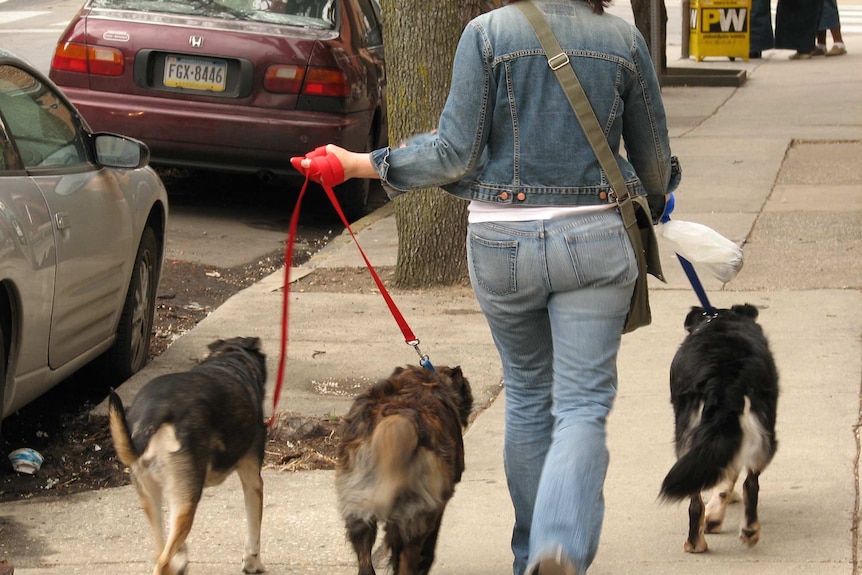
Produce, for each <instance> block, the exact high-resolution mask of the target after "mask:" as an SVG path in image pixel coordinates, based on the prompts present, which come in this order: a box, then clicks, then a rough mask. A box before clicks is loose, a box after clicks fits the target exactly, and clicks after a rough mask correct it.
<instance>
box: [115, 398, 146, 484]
mask: <svg viewBox="0 0 862 575" xmlns="http://www.w3.org/2000/svg"><path fill="white" fill-rule="evenodd" d="M108 419H109V423H110V428H111V439H113V441H114V449H115V450H116V452H117V457H119V458H120V461H122V462H123V465H126V466H128V467H131V465H132V464H133V463H135V462H136V461H137V460H138V458H140V456H141V454H140V453H138V451H137V450H136V449H135V446H134V445H133V444H132V434H131V433H130V432H129V424H128V423H127V422H126V410H125V409H123V402H122V401H121V400H120V396H119V395H117V394H116V393H115V392H114V391H111V392H110V394H109V395H108Z"/></svg>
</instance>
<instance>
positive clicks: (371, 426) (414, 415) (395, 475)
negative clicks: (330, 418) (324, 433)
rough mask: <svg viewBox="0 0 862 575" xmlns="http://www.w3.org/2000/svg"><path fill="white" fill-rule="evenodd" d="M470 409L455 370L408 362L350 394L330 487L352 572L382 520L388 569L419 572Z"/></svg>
mask: <svg viewBox="0 0 862 575" xmlns="http://www.w3.org/2000/svg"><path fill="white" fill-rule="evenodd" d="M472 409H473V394H472V392H471V390H470V383H469V382H468V381H467V380H466V379H465V378H464V376H463V375H462V373H461V368H460V367H456V368H448V367H437V369H436V371H429V370H427V369H424V368H421V367H416V366H409V367H406V368H397V369H396V370H395V371H394V372H393V373H392V375H391V376H390V377H389V378H388V379H385V380H382V381H380V382H378V383H377V384H375V385H374V386H372V387H371V388H370V389H368V390H366V391H365V392H364V393H363V394H362V395H360V396H359V397H358V398H356V401H355V402H354V403H353V406H352V407H351V409H350V411H349V412H348V414H347V416H346V417H345V418H344V421H343V422H342V426H341V443H340V445H339V454H338V455H339V457H338V466H337V468H336V473H335V485H336V490H337V494H338V505H339V509H340V511H341V515H342V517H343V518H344V522H345V525H346V527H347V537H348V539H349V540H350V543H351V544H352V545H353V549H354V551H355V552H356V557H357V559H358V561H359V575H374V567H373V565H372V563H371V552H372V547H373V546H374V542H375V540H376V538H377V524H378V523H383V524H384V527H385V530H386V536H385V541H386V545H387V546H388V547H389V550H390V552H391V559H390V562H391V566H392V573H393V574H394V575H419V574H426V573H428V571H429V570H430V569H431V564H432V563H433V562H434V549H435V547H436V545H437V534H438V532H439V530H440V522H441V520H442V519H443V510H444V509H445V507H446V504H447V503H448V502H449V499H451V497H452V494H453V493H454V492H455V484H457V483H458V482H459V481H460V480H461V474H462V473H463V472H464V442H463V437H462V431H463V428H464V427H466V425H467V421H468V417H469V415H470V411H471V410H472Z"/></svg>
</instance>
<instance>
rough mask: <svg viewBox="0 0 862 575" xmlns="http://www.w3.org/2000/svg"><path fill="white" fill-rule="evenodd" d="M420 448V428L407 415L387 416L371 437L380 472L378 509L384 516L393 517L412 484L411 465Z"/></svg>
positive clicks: (376, 495) (376, 500) (376, 491)
mask: <svg viewBox="0 0 862 575" xmlns="http://www.w3.org/2000/svg"><path fill="white" fill-rule="evenodd" d="M418 446H419V434H418V433H417V431H416V426H415V425H414V424H413V422H412V421H411V420H410V419H409V418H408V417H406V416H404V415H399V414H396V415H389V416H386V417H384V418H383V419H382V420H381V421H380V423H379V424H377V428H376V429H375V430H374V433H373V434H372V436H371V452H372V453H373V454H374V458H375V459H376V461H377V473H378V483H377V489H376V490H375V495H374V499H375V506H376V507H377V508H378V510H379V512H380V513H381V515H382V516H383V517H386V516H388V515H389V512H390V511H391V510H392V507H393V506H394V505H395V500H396V499H397V498H398V495H399V493H400V492H401V491H402V490H403V488H404V487H405V486H406V485H408V484H409V483H410V463H411V460H412V459H413V456H414V453H415V451H416V448H417V447H418Z"/></svg>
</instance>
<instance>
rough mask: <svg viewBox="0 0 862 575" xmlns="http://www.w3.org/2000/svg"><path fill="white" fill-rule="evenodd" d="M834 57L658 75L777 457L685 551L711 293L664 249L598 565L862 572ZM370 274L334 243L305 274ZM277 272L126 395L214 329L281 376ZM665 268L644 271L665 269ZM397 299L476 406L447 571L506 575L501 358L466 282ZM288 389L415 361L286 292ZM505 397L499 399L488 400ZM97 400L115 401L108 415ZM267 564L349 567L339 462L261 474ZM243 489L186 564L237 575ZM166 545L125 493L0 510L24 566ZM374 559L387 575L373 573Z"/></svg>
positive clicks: (845, 109)
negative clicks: (762, 388)
mask: <svg viewBox="0 0 862 575" xmlns="http://www.w3.org/2000/svg"><path fill="white" fill-rule="evenodd" d="M859 38H860V37H859V36H858V35H856V36H848V37H845V40H846V41H847V44H848V50H849V53H848V55H846V56H842V57H837V58H824V57H821V58H816V59H813V60H808V61H790V60H788V59H787V56H788V54H789V52H788V51H768V52H765V53H764V58H763V59H761V60H751V61H747V62H744V61H734V62H730V61H728V60H727V59H723V60H722V59H711V60H710V59H708V60H707V61H704V62H700V63H696V62H694V61H671V62H670V65H671V66H672V67H694V68H698V69H699V70H707V69H737V70H745V71H747V73H748V79H747V81H746V82H745V83H744V84H743V85H742V86H741V87H665V88H664V90H663V96H664V100H665V106H666V108H667V111H668V117H669V129H670V134H671V140H672V147H673V151H674V153H675V154H676V155H678V156H679V158H680V160H681V163H682V166H683V180H682V184H681V187H680V189H679V190H678V191H677V194H676V199H677V207H676V211H675V212H674V219H677V220H687V221H694V222H699V223H702V224H705V225H707V226H710V227H712V228H713V229H715V230H716V231H718V232H719V233H721V234H723V235H724V236H726V237H728V238H730V239H732V240H734V241H736V242H738V243H739V244H741V245H743V246H744V252H745V265H744V268H743V269H742V271H741V273H740V274H739V275H738V276H737V277H736V278H735V279H734V280H733V281H731V282H730V283H728V284H725V285H722V284H721V283H719V282H718V281H716V280H712V279H711V278H708V277H707V276H706V275H705V274H703V273H702V274H701V279H703V280H704V283H705V286H706V288H707V290H708V294H709V297H710V300H711V301H712V303H713V304H714V305H716V306H718V307H726V306H729V305H731V304H734V303H743V302H750V303H752V304H755V305H756V306H758V307H759V308H760V323H761V324H762V325H763V327H764V329H765V331H766V334H767V336H768V337H769V339H770V343H771V346H772V350H773V352H774V355H775V358H776V362H777V365H778V368H779V372H780V378H781V380H780V383H781V398H780V401H779V409H778V425H777V434H778V440H779V449H778V453H777V455H776V457H775V459H774V461H773V462H772V464H771V466H770V467H769V468H768V469H767V470H766V471H765V472H764V474H763V475H762V476H761V491H760V521H761V525H762V536H761V540H760V542H759V543H758V544H757V545H756V546H755V547H753V548H747V547H745V546H743V545H742V544H741V543H740V542H739V540H738V538H737V529H738V528H737V525H738V523H739V521H740V519H741V511H742V510H741V505H739V504H737V505H733V506H731V508H730V510H729V512H728V517H727V520H726V525H725V531H724V533H721V534H715V535H709V536H708V537H707V541H708V543H709V546H710V551H709V552H708V553H705V554H701V555H692V554H686V553H684V552H683V540H684V539H685V534H686V529H687V505H686V504H682V503H680V504H662V503H660V502H659V501H658V500H657V495H658V490H659V485H660V483H661V480H662V478H663V477H664V475H665V473H666V472H667V470H668V469H669V468H670V466H671V465H672V463H673V462H674V451H673V413H672V410H671V406H670V403H669V391H668V368H669V365H670V361H671V358H672V357H673V354H674V352H675V350H676V348H677V346H678V345H679V343H680V342H681V341H682V339H683V337H684V330H683V326H682V323H683V319H684V317H685V314H686V312H687V311H688V309H689V307H690V306H692V305H697V303H698V300H697V297H696V296H695V294H694V292H693V291H692V289H691V287H690V285H689V283H688V281H687V279H686V277H685V276H684V274H683V273H682V271H681V269H680V267H679V265H678V263H677V262H676V259H675V257H674V255H673V253H671V252H670V251H669V250H667V249H665V250H664V253H663V255H662V257H663V259H664V267H665V271H666V274H667V276H668V280H669V281H668V283H667V284H660V283H658V282H655V283H652V284H651V286H650V287H651V301H652V309H653V324H652V325H650V326H648V327H646V328H642V329H640V330H638V331H636V332H634V333H632V334H629V335H626V336H624V338H623V345H622V349H621V352H620V356H619V381H620V384H619V396H618V400H617V403H616V405H615V408H614V411H613V413H612V415H611V418H610V423H609V448H610V453H611V466H610V471H609V475H608V478H607V482H606V486H605V496H606V505H607V511H606V516H605V523H604V529H603V533H602V539H601V545H600V548H599V553H598V557H597V559H596V562H595V563H594V565H593V567H592V568H591V570H590V574H591V575H610V574H614V575H621V574H637V575H659V574H661V575H669V574H670V575H673V574H685V575H705V574H722V575H723V574H726V573H734V574H735V575H754V574H756V575H778V574H781V575H791V574H816V575H833V574H841V575H853V574H856V573H857V572H858V571H857V561H858V559H857V556H858V533H857V520H858V512H859V484H858V464H859V432H858V424H859V414H860V399H859V397H860V396H859V394H860V384H862V345H860V335H862V292H860V290H862V172H860V170H859V165H860V161H862V105H860V99H859V94H860V93H862V41H860V40H859ZM356 229H357V230H358V238H359V242H360V244H361V245H362V247H363V249H364V250H365V251H366V253H367V254H368V257H369V259H370V261H371V262H372V264H373V265H374V266H376V267H384V266H391V265H395V258H396V254H397V233H396V223H395V217H394V213H393V209H392V206H391V205H387V206H384V207H383V208H381V209H379V210H377V211H376V212H375V213H374V214H372V215H370V216H368V217H367V218H365V219H363V220H361V221H360V222H358V223H357V225H356ZM317 267H334V268H339V267H349V268H357V267H364V264H363V262H362V260H361V259H360V257H359V255H358V250H357V249H356V247H355V246H354V245H353V244H352V242H351V240H350V238H349V236H345V235H343V236H340V237H338V238H336V239H335V240H334V241H333V242H332V243H331V244H330V245H328V246H327V247H326V248H325V249H323V250H322V251H321V252H320V253H319V254H317V255H316V256H315V257H313V258H312V259H311V261H309V262H308V263H307V264H306V265H305V266H303V267H302V268H298V269H295V270H293V277H294V278H296V277H298V276H299V275H303V274H307V273H313V270H314V268H317ZM283 279H284V273H283V272H278V273H275V274H273V275H272V276H270V277H269V278H266V279H264V280H263V281H261V282H259V283H257V284H255V285H254V286H251V287H249V288H247V289H245V290H244V291H242V292H240V293H239V294H237V295H236V296H234V297H233V298H231V299H230V300H229V301H227V302H226V303H225V304H224V305H223V306H221V307H220V308H219V309H217V310H216V311H215V312H213V313H212V314H211V315H210V316H208V317H207V318H206V319H205V320H204V321H202V322H201V323H200V324H199V325H198V326H197V327H196V328H195V329H194V330H193V331H191V332H190V333H188V334H186V335H184V336H182V337H181V338H179V339H178V340H177V341H176V342H174V343H173V345H171V347H170V348H169V349H168V350H167V351H166V352H165V353H163V354H162V355H161V356H159V357H158V358H156V360H154V361H153V362H152V364H151V365H149V366H148V367H147V368H145V369H144V370H143V371H142V372H141V373H139V374H138V375H137V376H135V377H134V378H132V379H131V380H129V382H127V383H126V384H125V385H123V386H122V387H121V388H120V390H119V391H120V393H121V395H122V396H123V398H124V400H125V401H126V402H128V401H130V400H131V398H132V397H133V396H134V394H135V391H136V390H137V389H139V387H140V386H141V385H142V384H143V383H144V382H146V381H148V380H149V379H151V378H152V377H153V376H155V375H158V374H161V373H165V372H170V371H180V370H185V369H188V368H189V367H190V366H191V365H193V364H194V362H195V361H196V360H197V359H199V358H200V357H202V356H203V355H204V353H205V351H206V345H207V344H208V343H209V342H210V341H212V340H213V339H216V338H226V337H231V336H258V337H260V338H262V340H263V342H264V347H265V351H266V352H267V354H268V363H269V371H270V378H269V379H270V394H271V388H272V384H273V382H274V380H275V375H276V373H277V365H278V360H279V345H280V344H279V342H280V323H279V320H280V317H281V301H282V286H283V283H284V282H283ZM651 281H652V280H651ZM395 301H396V303H397V305H398V307H399V309H400V310H401V312H402V313H403V315H404V317H405V319H406V320H407V322H408V323H409V324H410V326H411V328H412V329H413V331H414V332H415V333H416V335H417V336H418V337H419V338H420V340H421V342H422V343H421V347H422V350H423V351H424V352H426V353H428V354H429V355H430V358H431V360H432V362H434V363H435V364H438V365H444V364H448V365H461V366H462V367H463V370H464V373H465V375H466V376H467V377H468V378H469V379H470V381H471V383H472V385H473V388H474V392H475V394H476V396H477V404H478V405H479V407H480V408H481V413H480V414H479V415H478V417H477V418H476V419H475V421H474V422H473V424H472V426H471V427H470V428H469V430H468V431H467V433H466V438H465V444H466V449H467V461H466V466H467V469H466V472H465V474H464V477H463V481H462V482H461V483H460V484H459V486H458V488H457V491H456V493H455V496H454V498H453V499H452V502H451V504H450V506H449V508H448V510H447V512H446V516H445V518H444V521H443V527H442V531H441V536H440V541H439V545H438V553H437V562H436V564H435V566H434V568H433V569H432V572H433V573H436V574H437V575H447V574H453V575H454V574H456V573H457V574H458V575H488V574H492V573H496V574H500V575H503V574H508V573H511V561H512V557H511V553H510V550H509V538H510V533H511V527H512V509H511V505H510V503H509V499H508V494H507V490H506V481H505V478H504V474H503V468H502V440H503V409H504V402H505V393H502V392H501V393H498V392H499V390H500V383H501V371H500V366H499V358H498V357H497V353H496V350H495V349H494V346H493V344H492V342H491V338H490V334H489V332H488V329H487V326H486V325H485V321H484V319H483V317H482V315H481V314H480V312H479V310H478V307H477V305H476V302H475V301H474V299H473V297H472V294H471V293H470V292H469V290H464V289H455V288H453V289H450V290H428V291H423V292H415V293H406V294H401V293H399V294H398V295H397V296H395ZM289 333H290V338H289V343H288V354H287V360H286V366H287V369H286V381H285V384H284V385H285V388H284V390H283V392H282V396H281V401H280V403H279V406H278V409H279V410H288V411H297V412H301V413H304V414H308V415H324V414H332V415H341V414H343V413H344V412H345V411H346V410H347V408H348V406H349V404H350V401H351V398H352V396H353V395H354V394H355V393H356V391H357V389H359V388H361V387H363V386H364V385H366V384H368V383H370V382H373V381H376V380H378V379H380V378H382V377H385V376H387V375H388V374H389V373H390V372H391V370H392V369H393V367H395V366H397V365H404V364H411V363H417V360H418V357H417V355H416V354H415V352H414V351H413V350H412V349H411V348H410V347H409V346H407V345H406V344H405V343H404V340H403V338H402V335H401V332H400V330H399V329H398V327H397V325H396V323H395V321H394V320H393V318H392V316H391V315H390V313H389V311H388V308H387V307H386V305H385V303H384V301H383V298H382V297H381V296H380V295H379V294H378V293H376V292H365V293H315V292H311V291H299V290H292V291H291V292H290V332H289ZM495 397H496V399H494V398H495ZM98 409H100V410H104V406H100V407H99V408H98ZM264 481H265V509H264V522H263V541H262V558H263V561H264V563H265V565H266V566H267V567H268V572H269V573H273V574H285V575H287V574H305V575H317V574H324V573H326V574H331V575H346V574H352V573H355V572H356V562H355V558H354V557H353V555H352V552H351V550H350V548H349V546H348V544H347V543H346V540H345V536H344V531H343V527H342V525H341V522H340V519H339V516H338V512H337V509H336V504H335V491H334V486H333V472H330V471H305V472H285V471H280V470H275V469H267V470H265V471H264ZM242 509H243V504H242V496H241V493H240V489H239V482H238V480H237V479H236V478H235V477H233V478H230V479H229V480H228V481H227V482H226V483H225V484H223V485H222V486H219V487H215V488H211V489H208V490H207V491H206V492H205V495H204V497H203V501H202V503H201V506H200V508H199V510H198V514H197V518H196V522H195V525H194V528H193V529H192V532H191V535H190V538H189V541H188V543H189V553H190V560H191V564H190V572H191V573H193V574H194V573H206V574H210V575H221V574H236V573H239V572H240V562H241V557H242V540H243V534H244V517H243V511H242ZM152 547H153V546H152V539H151V535H150V532H149V528H148V526H147V523H146V520H145V519H144V514H143V513H142V511H141V510H140V509H139V506H138V502H137V498H136V495H135V493H134V490H133V488H132V487H130V486H129V487H120V488H113V489H105V490H101V491H95V492H89V493H84V494H79V495H73V496H68V497H60V498H52V497H40V498H36V499H32V500H26V501H19V502H13V503H4V504H0V560H2V559H7V560H8V561H9V562H10V563H12V564H13V565H14V566H15V573H16V574H17V575H36V574H44V575H54V574H61V573H62V574H64V575H65V574H68V573H87V574H89V575H102V574H104V575H123V574H127V573H128V574H131V573H148V572H151V570H152V567H153V549H152ZM381 572H383V571H382V570H381Z"/></svg>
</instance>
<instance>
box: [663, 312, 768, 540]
mask: <svg viewBox="0 0 862 575" xmlns="http://www.w3.org/2000/svg"><path fill="white" fill-rule="evenodd" d="M757 315H758V312H757V308H755V307H754V306H752V305H750V304H744V305H735V306H733V307H731V308H730V309H720V310H717V315H713V316H708V315H707V314H706V313H705V312H704V310H703V308H700V307H694V308H692V309H691V311H690V312H689V313H688V315H687V316H686V318H685V329H686V330H687V331H688V335H687V336H686V338H685V340H684V341H683V342H682V344H681V345H680V347H679V350H677V352H676V355H675V356H674V359H673V362H672V363H671V368H670V396H671V403H672V404H673V410H674V417H675V435H676V437H675V440H676V454H677V458H678V460H677V462H676V464H674V466H673V467H672V468H671V470H670V471H669V472H668V474H667V476H666V477H665V478H664V481H663V483H662V486H661V495H660V496H661V497H662V498H663V499H665V500H682V499H685V498H686V497H688V498H690V499H691V503H690V505H689V530H688V539H686V542H685V546H684V549H685V551H687V552H690V553H702V552H704V551H707V550H708V546H707V544H706V539H705V538H704V532H709V533H717V532H719V531H721V524H722V522H723V521H724V515H725V511H726V510H727V504H728V503H729V502H730V501H731V498H732V496H733V486H734V484H735V483H736V480H737V478H738V477H739V474H740V472H741V471H742V470H743V469H746V470H747V477H746V479H745V482H744V483H743V501H744V504H745V514H744V517H743V519H742V523H741V526H740V533H739V537H740V539H742V541H743V542H744V543H746V544H747V545H749V546H751V545H754V544H755V543H757V541H758V539H759V538H760V523H759V521H758V519H757V498H758V491H759V489H760V487H759V476H760V474H761V472H763V470H764V469H766V466H767V465H769V463H770V461H772V457H773V456H774V455H775V450H776V448H777V445H778V443H777V441H776V438H775V417H776V409H777V405H778V371H777V369H776V367H775V361H774V359H773V357H772V353H771V352H770V350H769V343H768V342H767V339H766V337H765V336H764V334H763V330H762V329H761V328H760V326H759V325H758V324H757V323H756V322H755V320H756V319H757ZM712 487H715V489H714V491H713V494H712V497H711V498H710V501H709V503H708V504H707V505H706V507H704V504H703V499H702V497H701V491H702V490H704V489H709V488H712Z"/></svg>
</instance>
